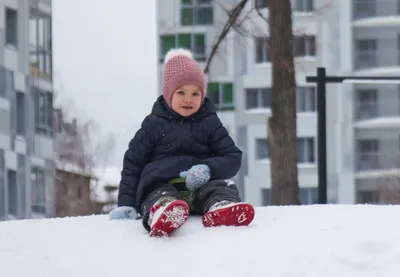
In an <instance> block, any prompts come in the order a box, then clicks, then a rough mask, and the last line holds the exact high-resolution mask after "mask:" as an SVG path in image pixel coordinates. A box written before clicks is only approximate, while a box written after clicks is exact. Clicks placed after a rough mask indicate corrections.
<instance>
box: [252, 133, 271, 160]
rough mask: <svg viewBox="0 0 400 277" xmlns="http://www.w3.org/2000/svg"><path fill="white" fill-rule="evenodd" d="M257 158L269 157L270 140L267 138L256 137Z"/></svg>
mask: <svg viewBox="0 0 400 277" xmlns="http://www.w3.org/2000/svg"><path fill="white" fill-rule="evenodd" d="M255 154H256V160H265V159H269V150H268V140H267V139H266V138H257V139H256V153H255Z"/></svg>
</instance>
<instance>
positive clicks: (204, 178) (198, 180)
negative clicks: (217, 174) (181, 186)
mask: <svg viewBox="0 0 400 277" xmlns="http://www.w3.org/2000/svg"><path fill="white" fill-rule="evenodd" d="M179 176H180V177H182V178H186V187H187V188H188V189H189V190H191V191H194V190H196V189H199V188H200V187H201V186H203V185H204V184H205V183H207V182H208V180H210V168H209V167H208V166H207V165H205V164H199V165H194V166H192V168H190V169H189V170H188V171H182V172H181V173H180V174H179Z"/></svg>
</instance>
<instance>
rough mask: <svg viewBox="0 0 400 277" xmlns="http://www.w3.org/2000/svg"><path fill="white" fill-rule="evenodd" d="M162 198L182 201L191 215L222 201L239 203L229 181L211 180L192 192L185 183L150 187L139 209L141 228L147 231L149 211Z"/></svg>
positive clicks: (236, 192) (238, 197) (202, 212)
mask: <svg viewBox="0 0 400 277" xmlns="http://www.w3.org/2000/svg"><path fill="white" fill-rule="evenodd" d="M162 197H171V198H174V199H179V200H184V201H185V202H186V203H188V205H189V207H190V214H191V215H203V214H204V213H205V212H207V211H208V209H210V207H211V206H212V205H213V204H215V203H216V202H219V201H222V200H228V201H231V202H240V201H241V199H240V196H239V190H238V188H237V187H236V185H235V184H234V182H233V181H230V180H213V181H210V182H208V183H207V184H205V185H204V186H202V187H201V188H200V189H199V190H197V191H194V192H191V191H188V190H187V188H186V186H185V183H179V184H157V185H155V186H153V187H152V189H151V192H150V193H149V194H148V195H147V197H146V199H145V200H144V201H143V204H142V207H141V214H142V220H143V226H144V227H145V229H146V230H148V231H150V226H149V225H148V223H147V221H148V219H149V215H150V209H151V207H152V206H153V204H154V203H156V202H157V201H158V200H159V199H160V198H162Z"/></svg>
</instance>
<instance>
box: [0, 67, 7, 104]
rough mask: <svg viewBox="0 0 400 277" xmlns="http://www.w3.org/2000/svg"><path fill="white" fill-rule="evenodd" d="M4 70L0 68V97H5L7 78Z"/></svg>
mask: <svg viewBox="0 0 400 277" xmlns="http://www.w3.org/2000/svg"><path fill="white" fill-rule="evenodd" d="M6 74H7V73H6V69H5V68H4V67H2V66H0V97H3V98H5V97H6V88H7V85H6V84H7V77H6Z"/></svg>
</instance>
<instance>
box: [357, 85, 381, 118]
mask: <svg viewBox="0 0 400 277" xmlns="http://www.w3.org/2000/svg"><path fill="white" fill-rule="evenodd" d="M356 97H357V98H356V103H355V105H356V107H355V112H356V119H357V120H364V119H371V118H375V117H377V115H378V90H377V89H357V90H356Z"/></svg>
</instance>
